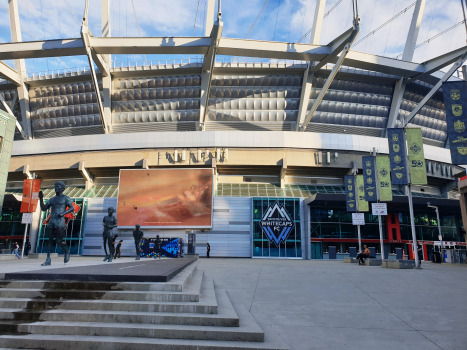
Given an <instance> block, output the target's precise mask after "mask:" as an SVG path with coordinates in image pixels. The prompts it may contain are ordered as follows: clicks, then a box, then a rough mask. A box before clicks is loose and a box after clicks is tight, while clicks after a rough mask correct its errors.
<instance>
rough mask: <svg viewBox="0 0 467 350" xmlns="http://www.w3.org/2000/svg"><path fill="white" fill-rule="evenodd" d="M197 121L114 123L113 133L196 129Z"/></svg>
mask: <svg viewBox="0 0 467 350" xmlns="http://www.w3.org/2000/svg"><path fill="white" fill-rule="evenodd" d="M197 129H198V122H178V123H164V122H161V123H134V124H130V123H129V124H114V125H113V126H112V131H113V133H114V134H124V133H131V132H151V131H153V132H164V131H196V130H197Z"/></svg>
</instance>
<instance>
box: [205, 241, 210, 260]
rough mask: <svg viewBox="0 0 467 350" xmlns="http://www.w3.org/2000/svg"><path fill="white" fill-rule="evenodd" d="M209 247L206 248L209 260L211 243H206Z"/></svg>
mask: <svg viewBox="0 0 467 350" xmlns="http://www.w3.org/2000/svg"><path fill="white" fill-rule="evenodd" d="M206 244H207V246H206V257H207V258H209V252H210V251H211V246H210V245H209V243H206Z"/></svg>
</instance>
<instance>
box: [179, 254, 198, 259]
mask: <svg viewBox="0 0 467 350" xmlns="http://www.w3.org/2000/svg"><path fill="white" fill-rule="evenodd" d="M183 257H184V258H185V259H199V254H184V255H183Z"/></svg>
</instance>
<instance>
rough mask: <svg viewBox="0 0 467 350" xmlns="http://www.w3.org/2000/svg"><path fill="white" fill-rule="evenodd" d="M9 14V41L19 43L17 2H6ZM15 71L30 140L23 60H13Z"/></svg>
mask: <svg viewBox="0 0 467 350" xmlns="http://www.w3.org/2000/svg"><path fill="white" fill-rule="evenodd" d="M8 5H9V12H10V30H11V41H12V42H14V43H16V42H21V41H23V40H22V38H21V27H20V22H19V12H18V0H8ZM15 69H16V70H17V71H18V72H19V74H20V77H21V82H22V84H21V86H19V87H18V88H17V91H18V98H19V105H20V108H21V118H22V126H23V130H24V132H25V133H26V135H27V136H28V138H30V139H31V138H32V127H31V111H30V107H29V91H28V88H27V86H26V85H25V84H24V79H25V78H26V64H25V63H24V59H18V60H15Z"/></svg>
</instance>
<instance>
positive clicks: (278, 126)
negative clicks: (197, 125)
mask: <svg viewBox="0 0 467 350" xmlns="http://www.w3.org/2000/svg"><path fill="white" fill-rule="evenodd" d="M293 124H294V125H295V123H293ZM205 130H206V131H222V130H238V131H291V130H292V123H280V122H279V123H274V122H259V123H247V122H206V123H205ZM294 130H295V129H294Z"/></svg>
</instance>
